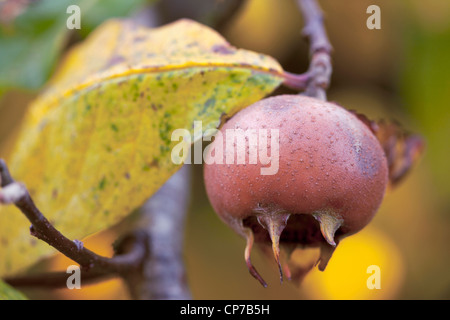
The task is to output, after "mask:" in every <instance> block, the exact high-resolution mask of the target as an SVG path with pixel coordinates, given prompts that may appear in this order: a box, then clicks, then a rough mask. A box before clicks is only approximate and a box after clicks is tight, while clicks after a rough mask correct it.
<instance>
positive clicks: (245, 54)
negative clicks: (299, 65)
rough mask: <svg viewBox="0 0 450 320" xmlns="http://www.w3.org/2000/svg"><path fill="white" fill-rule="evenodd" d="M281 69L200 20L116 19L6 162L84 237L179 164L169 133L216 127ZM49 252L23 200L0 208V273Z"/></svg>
mask: <svg viewBox="0 0 450 320" xmlns="http://www.w3.org/2000/svg"><path fill="white" fill-rule="evenodd" d="M283 75H284V73H283V70H282V68H281V67H280V65H279V64H278V63H277V62H276V61H275V60H273V59H272V58H270V57H267V56H264V55H262V54H258V53H254V52H250V51H246V50H239V49H236V48H234V47H232V46H230V45H229V44H228V43H227V42H226V41H225V40H224V39H223V38H222V37H221V36H220V35H219V34H218V33H216V32H215V31H213V30H211V29H209V28H207V27H205V26H203V25H201V24H198V23H196V22H193V21H189V20H180V21H178V22H175V23H172V24H169V25H166V26H163V27H160V28H156V29H147V28H143V27H139V26H136V25H134V24H133V23H131V22H129V21H124V20H111V21H108V22H106V23H105V24H103V25H102V26H100V27H99V28H98V29H97V30H96V31H94V32H93V33H92V34H91V35H90V37H89V38H88V39H87V40H86V41H84V42H83V43H81V44H80V45H78V46H77V47H75V48H74V49H73V50H72V51H70V52H69V54H68V55H67V56H66V58H65V60H64V62H63V63H62V65H61V67H60V69H59V71H58V72H57V74H56V75H55V76H54V77H53V78H52V80H51V81H50V83H49V85H48V86H47V89H46V90H45V92H43V94H42V95H41V96H40V97H39V98H38V99H37V100H36V101H35V102H34V103H32V105H31V106H30V109H29V113H28V115H27V118H26V119H25V121H24V124H23V128H22V131H21V135H20V136H19V139H18V143H17V146H16V148H15V151H14V152H13V154H12V156H11V157H10V158H9V159H7V163H8V164H9V166H10V170H11V173H12V175H13V176H14V177H15V179H16V180H18V181H22V182H24V183H25V184H26V185H27V187H28V189H29V190H30V193H31V195H32V197H33V199H34V200H35V202H36V204H37V206H38V208H40V209H41V211H42V212H43V213H44V214H45V215H46V217H48V219H49V220H50V221H51V222H52V223H53V224H54V226H55V227H56V228H58V229H59V230H60V231H61V232H62V233H63V234H65V235H66V236H68V237H69V238H71V239H81V238H84V237H86V236H88V235H90V234H92V233H95V232H97V231H100V230H103V229H106V228H108V227H110V226H112V225H114V224H116V223H117V222H119V221H120V220H121V219H122V218H123V217H125V216H126V215H127V214H129V213H130V212H131V211H132V210H133V209H135V208H137V207H139V206H140V205H141V204H142V203H143V202H144V201H145V200H146V199H147V198H149V197H150V196H151V195H152V194H153V193H154V192H155V191H156V190H157V189H158V188H159V187H160V186H161V185H162V184H163V183H164V182H165V181H166V180H167V179H168V178H169V177H170V176H171V175H172V174H173V173H175V172H176V170H177V169H179V166H177V165H175V164H174V163H173V162H172V160H171V150H172V148H173V147H174V146H175V145H176V144H177V143H179V142H178V141H171V134H172V132H173V130H175V129H182V128H184V129H188V130H190V131H191V132H192V131H193V123H194V121H202V125H203V131H205V130H207V129H210V128H214V127H216V126H217V125H218V123H219V120H220V118H221V116H222V115H223V114H227V115H232V114H234V113H235V112H237V111H238V110H240V109H242V108H244V107H246V106H248V105H250V104H252V103H254V102H255V101H257V100H260V99H261V98H263V97H264V96H266V95H267V94H269V93H270V92H272V91H273V90H274V89H275V88H276V87H277V86H279V85H280V84H281V83H282V82H283V80H284V79H283ZM174 201H176V195H174ZM51 252H52V249H51V248H50V247H49V246H48V245H47V244H44V243H42V242H40V241H36V240H35V239H32V237H31V236H30V235H29V222H28V221H27V220H26V219H25V217H24V216H23V215H22V214H21V213H19V211H18V210H17V209H16V208H15V207H13V206H9V207H2V208H0V275H2V276H4V275H7V274H12V273H16V272H18V271H21V270H23V269H24V268H26V267H28V266H30V265H31V264H33V263H34V262H36V261H37V260H38V259H39V258H41V257H43V256H46V255H48V254H50V253H51Z"/></svg>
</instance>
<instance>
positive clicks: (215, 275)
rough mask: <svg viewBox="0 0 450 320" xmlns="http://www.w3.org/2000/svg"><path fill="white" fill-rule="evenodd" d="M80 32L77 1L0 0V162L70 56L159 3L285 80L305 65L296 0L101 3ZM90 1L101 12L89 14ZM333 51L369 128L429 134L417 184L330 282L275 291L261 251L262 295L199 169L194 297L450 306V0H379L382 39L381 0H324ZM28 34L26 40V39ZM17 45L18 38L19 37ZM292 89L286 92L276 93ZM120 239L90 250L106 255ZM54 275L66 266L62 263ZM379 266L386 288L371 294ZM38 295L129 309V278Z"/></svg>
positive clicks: (357, 238) (190, 236) (191, 247)
mask: <svg viewBox="0 0 450 320" xmlns="http://www.w3.org/2000/svg"><path fill="white" fill-rule="evenodd" d="M78 2H79V3H80V4H79V5H80V7H81V10H82V18H81V24H82V28H81V30H80V31H75V32H68V30H67V28H66V27H65V20H66V18H67V14H66V13H65V9H66V8H67V6H68V5H69V4H77V1H65V0H64V1H58V0H53V1H51V0H37V1H25V0H24V1H5V0H3V1H0V31H1V33H0V157H4V156H5V155H6V154H7V153H8V151H9V150H10V148H11V145H12V143H13V142H14V137H15V134H16V129H17V127H18V124H19V123H20V121H21V119H22V117H23V114H24V113H25V111H26V108H27V106H28V104H29V102H30V101H32V100H33V98H34V97H35V96H36V95H37V94H38V93H39V90H40V89H41V88H42V86H43V85H44V83H45V82H46V80H47V79H48V77H49V76H50V75H51V73H52V71H53V70H54V68H55V67H56V66H57V64H58V62H59V61H60V58H61V56H62V55H63V53H64V51H65V50H67V48H69V47H70V46H71V45H73V44H74V43H76V42H78V41H81V40H82V39H84V38H85V37H86V36H87V35H88V34H89V32H90V31H91V30H92V29H94V28H95V27H96V26H97V25H98V24H99V23H101V22H102V21H104V20H105V19H107V18H109V17H114V16H140V15H141V14H142V12H147V11H146V10H147V9H145V10H144V8H148V6H149V5H153V6H154V7H153V9H152V12H153V13H156V14H157V17H158V19H159V24H161V23H165V22H169V21H171V20H174V19H177V18H180V17H190V18H193V19H196V20H198V21H200V22H203V23H206V24H208V25H210V26H212V27H214V28H216V29H218V30H219V31H220V32H221V33H222V34H223V35H224V37H225V38H226V39H227V40H228V41H229V42H230V43H231V44H233V45H235V46H237V47H240V48H245V49H249V50H254V51H258V52H261V53H265V54H268V55H271V56H273V57H274V58H276V59H277V60H278V61H279V62H280V63H281V64H282V65H283V67H284V69H285V70H287V71H289V72H294V73H303V72H304V71H305V70H306V69H307V68H308V62H309V60H308V45H307V43H306V42H305V41H304V39H302V37H301V29H302V26H303V23H302V17H301V14H300V12H299V10H298V9H297V6H296V3H295V1H293V0H248V1H229V0H221V1H219V0H192V1H179V0H162V1H159V2H158V1H144V0H133V1H126V2H124V1H116V0H114V1H104V0H97V1H92V2H91V6H90V8H89V10H83V3H84V2H83V1H78ZM92 3H93V4H92ZM319 3H320V5H321V7H322V9H323V11H324V13H325V19H326V28H327V31H328V34H329V37H330V41H331V43H332V45H333V47H334V52H333V55H332V59H333V67H334V70H333V76H332V81H331V86H330V89H329V90H328V99H329V100H331V101H336V102H338V103H339V104H341V105H343V106H345V107H346V108H348V109H354V110H357V111H358V112H360V113H364V114H366V115H367V116H368V117H369V118H370V119H373V120H379V119H388V120H390V119H395V120H397V121H399V122H400V123H402V125H403V127H404V128H406V129H408V130H409V131H411V132H416V133H420V134H421V135H422V136H423V137H424V139H425V141H426V151H425V153H424V155H423V157H422V158H421V159H420V161H419V162H418V163H417V164H416V165H415V167H414V168H413V170H412V171H411V173H410V174H409V175H408V177H407V178H406V179H405V180H404V181H403V182H402V183H401V184H400V185H399V186H398V187H396V188H395V189H393V190H389V192H388V193H387V195H386V197H385V200H384V202H383V204H382V206H381V208H380V210H379V212H378V213H377V215H376V216H375V218H374V220H373V221H372V222H371V224H370V225H369V226H368V227H366V228H365V229H364V230H362V231H361V232H359V233H358V234H356V235H354V236H352V237H349V238H346V239H344V240H343V241H342V242H341V243H340V244H339V247H338V248H337V250H336V252H335V253H334V255H333V258H332V259H331V261H330V263H329V265H328V267H327V269H326V271H325V272H319V271H318V270H313V271H312V272H311V273H310V274H309V275H308V276H307V277H306V278H305V280H304V282H303V283H302V285H301V286H296V285H295V284H292V283H288V282H284V283H283V284H280V283H279V280H278V273H277V269H276V266H275V263H274V262H273V261H271V260H266V259H265V257H263V256H262V255H259V253H258V251H257V250H254V251H253V256H252V257H253V263H254V264H255V266H256V267H257V268H258V270H259V271H260V273H261V274H262V275H263V277H264V278H265V279H266V281H267V282H268V283H269V287H268V288H265V289H264V288H262V287H261V286H260V285H259V283H257V281H256V280H255V279H253V278H252V277H251V276H250V275H249V274H248V271H247V268H246V266H245V263H244V258H243V254H244V247H245V241H244V239H241V238H240V237H239V236H237V235H236V234H235V233H234V232H233V231H232V230H231V229H229V228H228V227H227V226H226V225H224V224H223V223H222V222H221V221H220V220H219V218H218V217H217V216H216V215H215V213H214V212H213V210H212V208H211V206H210V205H209V202H208V199H207V197H206V194H205V190H204V186H203V178H202V168H201V166H200V165H195V166H192V170H193V173H194V176H193V180H192V188H191V190H192V194H191V204H190V208H189V214H188V217H187V227H186V234H185V237H186V242H185V262H186V267H187V275H188V281H189V284H190V287H191V290H192V294H193V297H194V298H195V299H449V298H450V273H449V270H450V268H449V267H450V250H449V249H448V243H449V242H450V170H449V159H450V148H449V139H450V76H449V74H450V2H449V1H447V0H428V1H422V0H398V1H389V0H378V1H376V4H377V5H378V6H379V7H380V8H381V29H380V30H376V29H375V30H369V29H368V28H367V27H366V20H367V18H368V17H369V14H367V13H366V10H367V7H368V6H369V5H371V4H374V1H366V0H349V1H345V5H343V4H342V3H343V2H338V1H333V0H321V1H319ZM17 30H19V31H20V32H19V31H17ZM14 33H16V34H19V35H20V36H17V35H16V36H14V37H12V36H11V34H14ZM280 93H292V91H289V90H288V89H285V88H280V89H278V90H277V92H275V93H274V94H280ZM116 238H117V235H116V234H114V232H112V231H111V232H104V233H102V234H99V235H96V236H94V237H92V238H91V239H89V240H88V241H87V242H86V243H85V245H86V246H87V247H89V248H90V249H92V250H93V251H97V252H99V253H103V254H110V253H111V249H110V244H111V243H112V242H113V241H114V240H115V239H116ZM48 264H49V266H50V268H51V269H54V270H65V268H67V266H68V265H69V264H72V263H71V262H70V261H68V260H66V259H65V258H63V257H56V258H55V259H53V260H52V261H51V262H49V263H48ZM370 265H378V266H379V267H380V270H381V289H379V290H369V289H368V288H367V286H366V281H367V278H368V277H369V276H370V274H368V273H367V272H366V270H367V267H368V266H370ZM24 292H25V293H26V294H27V295H28V297H30V298H40V299H127V298H128V294H127V291H126V288H125V287H124V286H123V284H122V283H121V281H120V280H110V281H106V282H104V283H101V284H97V285H90V286H83V289H81V290H73V291H70V290H67V289H65V290H52V291H48V290H27V291H24Z"/></svg>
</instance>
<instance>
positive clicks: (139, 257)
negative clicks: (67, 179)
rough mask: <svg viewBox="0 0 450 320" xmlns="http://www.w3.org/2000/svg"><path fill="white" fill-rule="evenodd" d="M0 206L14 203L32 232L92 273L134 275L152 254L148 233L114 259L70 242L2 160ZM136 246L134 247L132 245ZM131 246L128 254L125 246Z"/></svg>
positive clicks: (140, 234)
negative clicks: (44, 213) (43, 212)
mask: <svg viewBox="0 0 450 320" xmlns="http://www.w3.org/2000/svg"><path fill="white" fill-rule="evenodd" d="M0 181H1V187H2V188H3V189H0V203H3V204H14V205H16V207H17V208H19V209H20V211H22V213H23V214H24V215H25V216H26V217H27V219H28V220H29V221H30V222H31V227H30V233H31V235H33V236H35V237H36V238H38V239H40V240H42V241H45V242H46V243H47V244H49V245H50V246H52V247H54V248H55V249H57V250H58V251H59V252H61V253H62V254H64V255H65V256H66V257H68V258H70V259H72V260H73V261H75V262H77V263H78V264H80V266H81V267H82V269H84V271H89V272H91V273H92V274H98V275H100V274H101V275H105V274H108V273H110V274H120V275H123V274H126V273H129V272H134V271H136V270H137V269H138V268H140V266H141V262H142V261H143V260H144V258H145V257H146V255H147V254H148V252H147V251H148V246H147V243H148V241H147V240H146V234H145V233H143V232H139V231H136V232H135V233H134V234H133V235H130V236H128V237H126V238H125V240H124V241H122V242H121V245H120V246H119V247H118V250H120V251H122V252H123V254H120V255H116V256H114V257H112V258H107V257H102V256H99V255H97V254H96V253H94V252H92V251H90V250H89V249H87V248H85V247H84V246H83V243H82V242H81V241H79V240H73V241H72V240H70V239H68V238H66V237H65V236H64V235H63V234H61V233H60V232H59V231H58V230H57V229H55V228H54V227H53V226H52V224H51V223H50V222H49V221H48V220H47V218H45V216H44V215H43V214H42V213H41V212H40V211H39V209H38V208H37V207H36V205H35V204H34V202H33V200H32V198H31V196H30V194H29V192H28V190H27V189H26V187H25V186H24V185H23V184H20V183H17V182H15V181H14V179H13V178H12V176H11V174H10V172H9V169H8V167H7V165H6V163H5V161H4V160H2V159H0ZM130 243H132V245H130ZM125 245H127V246H128V248H129V249H127V251H126V250H125V249H123V246H125Z"/></svg>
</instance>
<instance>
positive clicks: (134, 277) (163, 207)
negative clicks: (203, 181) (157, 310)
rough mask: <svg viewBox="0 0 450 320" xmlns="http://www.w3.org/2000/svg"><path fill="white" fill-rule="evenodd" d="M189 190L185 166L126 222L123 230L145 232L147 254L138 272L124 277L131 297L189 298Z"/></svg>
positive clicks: (187, 169) (188, 168)
mask: <svg viewBox="0 0 450 320" xmlns="http://www.w3.org/2000/svg"><path fill="white" fill-rule="evenodd" d="M189 190H190V167H189V166H187V165H185V166H184V167H182V168H181V169H180V170H179V171H178V172H177V173H175V174H174V175H173V176H172V177H171V178H170V179H169V180H168V181H167V182H166V183H165V184H164V185H163V186H162V187H161V188H160V189H159V190H158V192H157V193H155V194H154V195H153V196H152V197H151V198H150V199H149V200H148V201H147V202H146V203H145V204H144V205H143V206H142V207H141V208H140V209H139V210H138V211H137V212H135V214H134V215H133V216H132V217H130V219H127V222H128V223H129V226H126V227H127V228H130V229H134V228H136V227H139V228H142V229H144V230H145V231H146V232H147V234H148V236H149V237H148V246H149V247H150V252H151V255H150V256H148V257H147V259H146V260H145V261H144V263H143V266H142V269H141V271H140V272H134V273H128V274H126V275H125V276H124V280H125V282H126V284H127V285H128V288H129V291H130V293H131V296H132V297H133V298H135V299H158V300H169V299H172V300H173V299H174V300H187V299H191V293H190V290H189V288H188V284H187V280H186V272H185V268H184V262H183V246H184V229H185V228H184V225H185V216H186V213H187V210H188V205H189V195H190V192H189Z"/></svg>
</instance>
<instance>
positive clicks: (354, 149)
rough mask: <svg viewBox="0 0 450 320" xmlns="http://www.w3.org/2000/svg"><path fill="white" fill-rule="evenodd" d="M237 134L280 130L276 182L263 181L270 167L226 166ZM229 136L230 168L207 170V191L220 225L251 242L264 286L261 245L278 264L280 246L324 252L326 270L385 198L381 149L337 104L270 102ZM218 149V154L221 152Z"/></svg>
mask: <svg viewBox="0 0 450 320" xmlns="http://www.w3.org/2000/svg"><path fill="white" fill-rule="evenodd" d="M234 128H241V129H243V130H247V129H261V128H265V129H267V130H269V131H270V130H271V129H278V130H279V170H278V172H277V173H276V174H274V175H261V171H260V169H261V167H267V165H262V164H261V163H260V162H259V161H258V163H257V164H249V161H248V159H246V162H245V164H236V162H235V163H234V164H225V163H226V161H225V160H226V152H227V150H226V147H225V146H226V138H227V137H226V130H227V129H234ZM221 132H222V134H223V163H224V164H216V163H213V164H209V165H208V164H205V165H204V180H205V186H206V191H207V194H208V197H209V199H210V202H211V204H212V206H213V208H214V210H215V211H216V212H217V214H218V215H219V216H220V218H221V219H222V220H223V221H224V222H225V223H227V224H228V225H230V226H231V227H232V228H233V229H234V230H235V231H236V232H237V233H239V234H241V235H242V236H244V237H246V238H247V249H246V260H247V265H248V266H249V269H250V272H251V273H252V274H253V275H254V276H255V277H257V278H258V275H257V273H256V270H254V268H253V266H252V265H251V262H250V257H249V255H250V250H251V246H252V244H253V238H254V239H255V241H256V242H260V243H267V242H268V241H270V240H272V243H273V251H274V254H275V258H276V260H277V262H278V263H279V252H277V247H278V243H274V242H278V241H277V240H279V242H280V244H281V246H283V245H286V247H289V248H291V249H292V246H293V245H294V244H299V245H309V246H320V247H321V251H322V253H321V258H320V259H319V260H323V261H322V263H321V265H320V266H319V268H320V269H321V270H323V269H324V268H325V266H326V263H327V261H328V259H329V258H330V257H331V253H332V252H333V247H335V246H336V244H337V243H338V242H339V240H340V239H342V238H343V237H345V236H348V235H350V234H353V233H355V232H358V231H359V230H361V229H362V228H363V227H364V226H366V225H367V224H368V223H369V222H370V220H371V219H372V218H373V216H374V215H375V213H376V211H377V209H378V207H379V206H380V204H381V201H382V199H383V197H384V193H385V190H386V186H387V183H388V167H387V160H386V156H385V153H384V151H383V149H382V147H381V145H380V143H379V142H378V140H377V138H376V137H375V135H374V134H373V132H372V131H371V129H370V128H369V127H368V126H367V125H366V124H365V123H363V122H362V121H361V120H360V119H359V118H358V117H357V116H356V115H355V114H353V113H351V112H349V111H347V110H345V109H344V108H342V107H341V106H339V105H337V104H334V103H330V102H324V101H321V100H318V99H315V98H310V97H306V96H301V95H281V96H276V97H271V98H266V99H263V100H261V101H259V102H257V103H255V104H253V105H251V106H249V107H247V108H245V109H243V110H241V111H240V112H239V113H237V114H236V115H234V116H233V117H232V118H231V119H230V120H229V121H228V122H226V123H225V124H224V126H223V127H222V128H221ZM217 141H218V140H215V141H213V142H212V145H211V148H219V147H220V145H217V146H215V145H214V144H215V143H216V142H217ZM260 143H261V142H260ZM264 143H266V142H264ZM247 151H248V149H247ZM205 162H207V161H205ZM283 214H284V215H285V216H283V217H282V215H283ZM263 216H265V217H266V218H263ZM312 217H314V219H312ZM255 218H256V220H255ZM264 219H265V220H266V222H264ZM286 219H287V225H286ZM267 220H269V221H270V222H273V224H272V227H270V226H269V223H268V222H267ZM256 221H258V222H259V224H260V225H262V226H263V227H264V228H265V229H267V230H268V231H269V236H267V231H266V232H265V234H264V232H263V230H264V229H263V228H261V227H259V226H258V223H257V222H256ZM285 225H286V226H285ZM283 229H284V232H283ZM318 230H320V231H321V233H322V235H321V233H320V232H318ZM335 232H336V233H335ZM324 244H325V245H324ZM327 246H328V247H327ZM249 247H250V248H249ZM330 248H331V250H330ZM279 265H280V263H279ZM252 268H253V270H252ZM255 273H256V274H255ZM280 274H281V266H280ZM281 276H282V274H281ZM259 280H260V281H261V280H262V279H259ZM262 283H263V282H262ZM263 284H265V283H263Z"/></svg>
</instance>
